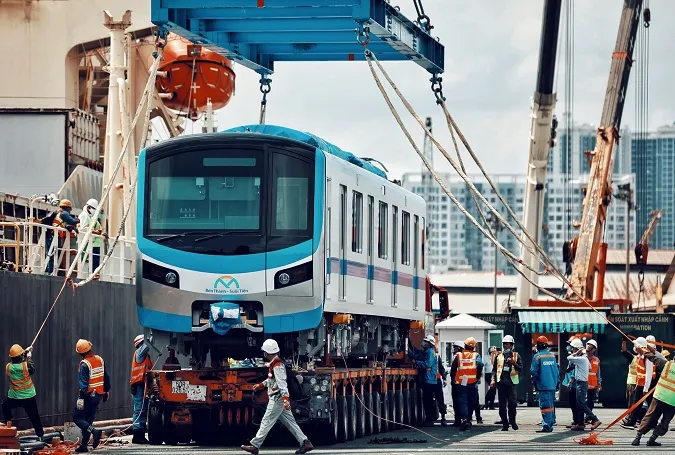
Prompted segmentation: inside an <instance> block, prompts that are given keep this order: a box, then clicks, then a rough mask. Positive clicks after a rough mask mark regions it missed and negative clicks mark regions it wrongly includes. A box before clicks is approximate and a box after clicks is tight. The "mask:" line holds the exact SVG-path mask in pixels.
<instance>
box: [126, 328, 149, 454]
mask: <svg viewBox="0 0 675 455" xmlns="http://www.w3.org/2000/svg"><path fill="white" fill-rule="evenodd" d="M134 348H135V349H136V350H135V351H134V354H133V357H132V359H131V378H130V379H129V384H130V386H131V401H132V402H133V404H134V415H133V435H134V436H133V438H132V439H131V443H132V444H149V441H148V440H147V439H145V432H146V421H147V418H148V400H147V399H146V396H145V384H146V373H148V372H149V371H150V370H151V369H152V360H150V353H149V352H148V351H149V350H150V348H149V347H148V345H147V344H145V337H144V336H143V335H138V336H137V337H136V338H134Z"/></svg>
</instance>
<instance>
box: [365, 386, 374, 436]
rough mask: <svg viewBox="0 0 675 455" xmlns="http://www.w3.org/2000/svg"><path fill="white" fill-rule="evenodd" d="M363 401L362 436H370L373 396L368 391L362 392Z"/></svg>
mask: <svg viewBox="0 0 675 455" xmlns="http://www.w3.org/2000/svg"><path fill="white" fill-rule="evenodd" d="M363 403H364V404H365V406H366V409H364V410H363V436H370V435H371V434H373V415H372V414H371V413H370V412H371V411H372V410H373V396H372V395H371V394H370V393H368V392H366V393H364V394H363Z"/></svg>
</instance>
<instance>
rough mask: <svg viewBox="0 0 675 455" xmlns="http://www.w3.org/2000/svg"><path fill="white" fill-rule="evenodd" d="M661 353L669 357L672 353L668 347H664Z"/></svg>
mask: <svg viewBox="0 0 675 455" xmlns="http://www.w3.org/2000/svg"><path fill="white" fill-rule="evenodd" d="M661 354H663V356H664V357H668V356H669V355H670V351H669V350H668V349H664V350H663V351H661Z"/></svg>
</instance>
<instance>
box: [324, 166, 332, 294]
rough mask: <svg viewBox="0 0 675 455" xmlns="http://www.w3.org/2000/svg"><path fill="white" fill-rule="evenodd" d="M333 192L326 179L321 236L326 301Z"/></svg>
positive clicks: (330, 259)
mask: <svg viewBox="0 0 675 455" xmlns="http://www.w3.org/2000/svg"><path fill="white" fill-rule="evenodd" d="M332 196H333V191H332V179H330V178H328V179H326V219H325V220H324V235H323V241H324V256H325V267H326V280H325V283H324V292H325V293H324V295H325V296H326V299H330V296H331V295H332V292H331V289H332V288H331V283H330V278H331V271H332V270H331V268H332V266H333V258H332V256H331V247H332V240H333V239H332V235H331V233H332V232H331V231H332V226H333V224H332V208H331V205H332V204H333V199H332Z"/></svg>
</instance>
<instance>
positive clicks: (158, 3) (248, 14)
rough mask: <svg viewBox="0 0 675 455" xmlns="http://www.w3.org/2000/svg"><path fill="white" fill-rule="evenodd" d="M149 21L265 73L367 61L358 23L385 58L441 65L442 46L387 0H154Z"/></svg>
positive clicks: (438, 68) (431, 67)
mask: <svg viewBox="0 0 675 455" xmlns="http://www.w3.org/2000/svg"><path fill="white" fill-rule="evenodd" d="M151 2H152V21H153V22H154V23H155V24H156V25H159V26H162V27H165V28H166V29H168V30H169V31H172V32H174V33H176V34H178V35H180V36H183V37H184V38H186V39H188V40H190V41H192V42H194V43H196V44H201V45H203V46H205V47H206V48H208V49H211V50H213V51H215V52H218V53H219V54H222V55H224V56H226V57H228V58H230V59H232V60H235V61H237V62H238V63H240V64H242V65H243V66H246V67H248V68H251V69H253V70H254V71H256V72H258V73H260V74H270V73H272V72H273V71H274V61H324V60H325V59H327V60H329V61H335V60H343V59H345V60H362V57H363V47H362V46H361V45H360V44H358V42H357V39H356V36H357V35H356V29H357V28H360V27H366V28H367V29H368V30H369V34H370V42H369V48H371V50H372V51H373V52H374V53H375V54H376V55H377V57H378V59H380V60H412V61H414V62H416V63H417V64H419V65H420V66H422V67H423V68H425V69H426V70H427V71H429V72H430V73H432V74H438V73H442V72H443V69H444V46H443V45H442V44H440V42H438V41H437V40H435V39H434V38H433V37H431V36H430V35H429V34H427V33H426V32H424V31H423V30H422V29H421V28H420V27H419V26H417V25H416V24H415V23H413V22H412V21H410V20H409V19H407V18H406V17H404V16H403V15H401V14H400V12H398V11H397V10H396V9H395V8H394V7H393V6H391V5H389V3H388V2H387V0H151Z"/></svg>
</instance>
